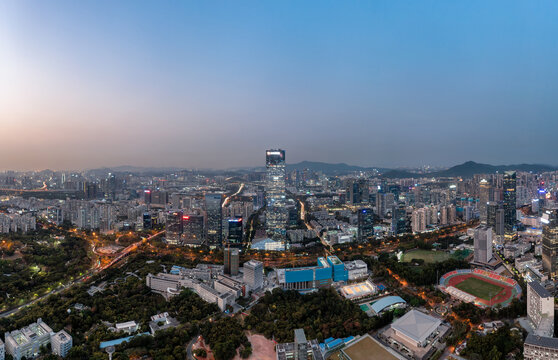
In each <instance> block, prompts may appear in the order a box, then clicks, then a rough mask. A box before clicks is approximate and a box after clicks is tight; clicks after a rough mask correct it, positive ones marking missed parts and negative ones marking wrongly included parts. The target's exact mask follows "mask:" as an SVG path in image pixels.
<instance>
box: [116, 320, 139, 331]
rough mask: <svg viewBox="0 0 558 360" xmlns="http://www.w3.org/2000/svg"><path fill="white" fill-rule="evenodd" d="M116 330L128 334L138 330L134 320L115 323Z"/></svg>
mask: <svg viewBox="0 0 558 360" xmlns="http://www.w3.org/2000/svg"><path fill="white" fill-rule="evenodd" d="M114 328H115V329H116V331H124V332H126V333H128V334H132V333H135V332H136V331H138V324H137V323H136V322H135V321H126V322H123V323H117V324H116V325H114Z"/></svg>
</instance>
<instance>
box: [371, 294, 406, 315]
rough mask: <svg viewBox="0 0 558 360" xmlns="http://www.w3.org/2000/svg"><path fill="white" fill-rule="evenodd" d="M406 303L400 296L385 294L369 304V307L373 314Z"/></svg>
mask: <svg viewBox="0 0 558 360" xmlns="http://www.w3.org/2000/svg"><path fill="white" fill-rule="evenodd" d="M406 304H407V302H406V301H405V300H403V298H401V297H400V296H386V297H383V298H381V299H379V300H377V301H376V302H374V303H373V304H371V305H370V308H371V309H372V311H373V312H374V313H375V314H379V313H381V312H382V311H384V310H386V309H391V308H393V307H397V306H404V305H406Z"/></svg>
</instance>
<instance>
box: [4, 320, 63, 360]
mask: <svg viewBox="0 0 558 360" xmlns="http://www.w3.org/2000/svg"><path fill="white" fill-rule="evenodd" d="M51 332H52V329H51V328H50V327H49V326H48V325H47V324H45V323H44V322H43V321H42V320H41V318H39V319H37V322H36V323H33V324H31V325H29V326H26V327H24V328H23V329H20V330H14V331H12V332H8V333H6V334H4V341H5V342H6V344H5V346H6V352H7V353H8V354H10V355H12V356H13V358H14V360H20V359H21V358H22V357H24V356H25V357H26V358H31V357H35V356H36V355H38V354H39V349H40V348H41V346H47V345H48V344H49V343H50V333H51Z"/></svg>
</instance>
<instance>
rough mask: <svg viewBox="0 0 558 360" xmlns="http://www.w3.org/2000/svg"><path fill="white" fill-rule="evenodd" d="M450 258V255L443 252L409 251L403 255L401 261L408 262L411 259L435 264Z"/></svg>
mask: <svg viewBox="0 0 558 360" xmlns="http://www.w3.org/2000/svg"><path fill="white" fill-rule="evenodd" d="M450 257H451V255H450V254H448V253H446V252H443V251H431V250H420V249H419V250H411V251H408V252H406V253H405V254H403V256H402V257H401V261H403V262H410V261H411V260H412V259H417V260H419V259H422V260H424V262H425V263H435V262H439V261H444V260H448V259H449V258H450Z"/></svg>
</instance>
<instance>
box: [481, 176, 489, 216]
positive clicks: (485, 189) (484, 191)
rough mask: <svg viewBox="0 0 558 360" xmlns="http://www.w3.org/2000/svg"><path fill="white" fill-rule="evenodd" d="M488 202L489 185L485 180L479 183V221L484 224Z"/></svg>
mask: <svg viewBox="0 0 558 360" xmlns="http://www.w3.org/2000/svg"><path fill="white" fill-rule="evenodd" d="M489 201H490V183H489V182H488V181H487V180H486V179H482V180H481V181H480V183H479V213H480V221H481V223H482V224H486V218H487V204H488V202H489Z"/></svg>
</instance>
